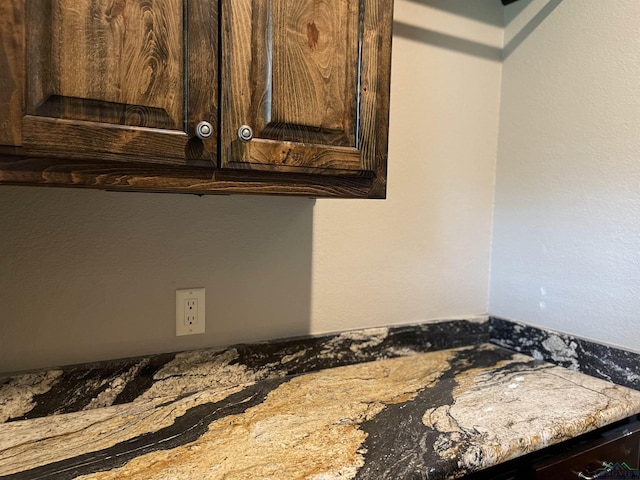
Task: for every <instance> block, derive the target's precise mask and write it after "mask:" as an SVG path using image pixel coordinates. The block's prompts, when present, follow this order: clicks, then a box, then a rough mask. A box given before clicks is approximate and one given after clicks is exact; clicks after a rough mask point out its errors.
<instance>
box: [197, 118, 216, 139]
mask: <svg viewBox="0 0 640 480" xmlns="http://www.w3.org/2000/svg"><path fill="white" fill-rule="evenodd" d="M211 135H213V127H212V126H211V124H210V123H209V122H204V121H203V122H200V123H199V124H198V125H196V136H197V137H198V138H199V139H201V140H204V139H206V138H209V137H210V136H211Z"/></svg>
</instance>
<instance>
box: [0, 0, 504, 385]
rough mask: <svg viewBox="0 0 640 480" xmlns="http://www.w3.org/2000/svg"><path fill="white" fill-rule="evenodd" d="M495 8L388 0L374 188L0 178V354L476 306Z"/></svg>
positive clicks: (129, 350) (53, 357) (484, 243)
mask: <svg viewBox="0 0 640 480" xmlns="http://www.w3.org/2000/svg"><path fill="white" fill-rule="evenodd" d="M501 15H502V7H501V6H500V4H499V2H496V1H495V0H481V1H477V0H474V1H473V2H469V1H468V0H424V1H415V0H411V1H409V0H396V21H397V26H398V28H397V33H396V34H395V36H394V50H393V53H394V58H393V73H392V76H393V79H392V92H391V95H392V100H391V102H392V103H391V132H390V153H389V162H390V168H389V191H388V199H387V200H384V201H374V200H371V201H369V200H344V201H342V200H315V201H314V200H311V199H307V198H275V197H264V196H262V197H242V196H234V197H224V196H223V197H195V196H187V195H166V194H138V193H113V192H100V191H89V190H71V189H44V188H31V187H8V186H2V187H0V272H1V275H0V318H1V320H0V372H7V371H16V370H22V369H30V368H37V367H42V366H53V365H62V364H70V363H77V362H86V361H93V360H101V359H111V358H119V357H125V356H133V355H141V354H146V353H153V352H168V351H176V350H185V349H192V348H198V347H205V346H216V345H227V344H232V343H237V342H243V341H247V342H248V341H256V340H263V339H272V338H278V337H286V336H295V335H303V334H308V333H322V332H327V331H339V330H347V329H353V328H361V327H369V326H378V325H390V324H403V323H413V322H421V321H428V320H431V319H438V318H450V317H454V318H456V317H463V316H467V315H475V314H479V313H485V312H486V311H487V301H488V266H489V250H490V249H489V242H490V232H491V209H492V194H493V193H492V192H493V181H494V178H493V175H494V173H493V172H494V167H495V156H496V148H497V126H498V95H499V88H500V87H499V81H500V63H499V61H498V60H499V58H498V57H497V52H499V49H500V45H501V42H502V27H501V21H502V18H501ZM185 287H205V288H206V292H207V325H206V328H207V332H206V334H205V335H202V336H190V337H178V338H176V337H175V335H174V315H175V307H174V298H175V297H174V291H175V289H176V288H185Z"/></svg>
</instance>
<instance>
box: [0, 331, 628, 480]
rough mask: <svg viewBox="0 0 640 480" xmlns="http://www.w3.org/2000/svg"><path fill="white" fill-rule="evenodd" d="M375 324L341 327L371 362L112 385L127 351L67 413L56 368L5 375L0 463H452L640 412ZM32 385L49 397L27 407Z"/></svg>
mask: <svg viewBox="0 0 640 480" xmlns="http://www.w3.org/2000/svg"><path fill="white" fill-rule="evenodd" d="M387 338H388V331H386V330H384V329H380V331H377V333H376V331H373V332H372V331H369V333H368V334H367V335H366V336H364V337H362V338H360V339H357V338H356V340H357V341H355V342H353V340H354V339H353V338H352V339H351V340H352V343H350V347H349V348H348V349H347V350H348V351H350V352H351V354H353V355H355V357H354V358H356V357H358V358H360V360H363V359H364V360H373V361H361V362H357V361H355V360H354V361H350V362H347V363H350V364H344V365H340V366H331V365H322V364H321V365H319V367H323V368H317V369H315V370H314V369H309V368H306V369H305V371H302V372H294V373H291V372H292V371H295V368H291V366H292V365H299V364H300V362H301V361H304V359H309V358H315V359H318V358H321V357H322V355H321V352H320V353H319V352H318V351H315V352H314V353H313V355H305V353H301V352H307V353H308V350H309V349H305V350H299V351H298V353H291V352H290V353H289V354H288V355H284V356H282V355H281V356H280V357H279V360H278V361H276V360H275V358H273V357H271V356H267V357H268V358H267V357H265V358H263V360H264V361H263V362H262V364H261V366H260V367H259V368H258V367H255V366H254V367H252V368H249V367H248V366H247V364H246V362H245V363H242V362H238V355H239V354H238V351H237V350H233V349H231V350H223V351H217V352H215V353H214V354H211V353H207V352H201V353H191V354H185V355H183V356H180V355H176V356H173V357H172V358H171V359H170V360H166V361H163V363H162V365H158V366H157V368H155V370H154V371H153V375H152V376H153V381H152V382H147V383H146V384H145V385H144V388H141V389H139V390H138V391H137V393H136V394H135V395H134V394H131V392H129V393H128V394H126V395H124V393H126V392H127V391H129V390H128V387H127V385H129V384H134V383H135V382H134V381H133V380H132V379H133V378H134V377H136V372H139V371H141V370H143V369H144V368H150V367H149V365H150V363H149V361H147V363H144V362H142V364H140V363H135V364H133V366H129V367H128V368H129V369H128V370H127V369H123V372H124V373H122V375H120V376H118V377H117V378H116V377H113V378H110V379H109V381H108V382H107V387H105V388H102V389H101V390H100V392H99V393H96V394H94V393H95V392H93V393H92V394H91V400H87V401H85V402H84V403H83V404H82V407H81V408H76V409H67V411H69V412H70V413H59V412H61V411H63V410H64V409H62V407H60V405H62V404H63V403H64V404H65V405H68V404H69V403H70V400H69V399H67V400H65V401H64V402H61V401H59V398H60V397H64V392H63V390H64V389H58V390H56V387H55V385H56V382H57V381H59V378H62V376H64V372H62V371H60V372H58V373H56V372H55V371H48V372H41V373H39V374H33V375H35V376H32V377H28V375H23V376H20V377H15V378H13V379H11V380H10V381H5V383H4V384H1V383H0V413H2V411H3V410H4V412H5V418H4V420H10V421H7V422H5V423H2V424H0V478H2V479H4V478H12V479H29V480H35V479H43V478H52V479H56V480H63V479H71V478H82V479H101V480H102V479H123V478H126V479H140V480H152V479H158V480H159V479H172V480H173V479H287V480H288V479H310V480H329V479H371V480H374V479H375V480H381V479H394V480H396V479H408V478H429V479H445V478H459V477H460V476H463V475H464V474H467V473H470V472H475V471H478V470H481V469H484V468H487V467H490V466H493V465H496V464H499V463H501V462H504V461H506V460H508V459H511V458H514V457H518V456H520V455H523V454H525V453H528V452H532V451H536V450H538V449H540V448H543V447H545V446H548V445H551V444H555V443H558V442H561V441H563V440H566V439H569V438H573V437H575V436H577V435H580V434H583V433H586V432H589V431H592V430H594V429H597V428H599V427H601V426H604V425H608V424H610V423H613V422H615V421H617V420H621V419H624V418H627V417H629V416H632V415H635V414H638V413H640V392H638V391H636V390H632V389H629V388H626V387H622V386H619V385H615V384H613V383H610V382H607V381H604V380H600V379H596V378H593V377H591V376H588V375H585V374H582V373H578V372H576V371H572V370H569V369H567V368H564V367H560V366H556V365H553V364H550V363H545V362H543V361H540V360H536V359H534V358H532V357H529V356H526V355H523V354H520V353H516V352H514V351H511V350H507V349H504V348H501V347H498V346H496V345H493V344H489V343H479V344H475V345H468V346H458V347H456V348H448V349H441V350H435V351H427V352H424V353H422V352H416V351H415V349H413V350H412V349H407V348H404V349H403V348H400V347H398V346H397V344H396V345H395V346H394V347H393V348H392V347H389V349H387V350H385V352H386V353H385V354H384V355H378V356H377V357H376V358H369V357H367V356H366V355H364V356H363V354H362V352H366V350H367V348H370V347H371V345H378V346H379V345H381V344H383V343H384V342H385V341H386V339H387ZM343 340H344V339H343ZM331 341H332V342H334V344H336V341H335V339H333V340H331ZM340 341H341V340H340V339H338V343H339V342H340ZM393 349H395V350H393ZM392 350H393V352H392ZM322 351H325V352H328V351H329V350H322ZM234 352H235V353H234ZM280 353H282V352H280ZM391 353H393V354H391ZM198 355H200V356H199V357H198ZM195 358H198V360H197V361H196V360H194V359H195ZM358 358H356V360H357V359H358ZM316 361H317V360H316ZM151 363H153V362H151ZM287 365H289V367H287V368H285V366H287ZM325 367H329V368H325ZM132 369H133V370H135V371H133V370H132ZM136 369H137V370H136ZM132 372H133V373H132ZM38 375H39V376H38ZM127 375H128V377H127ZM20 382H22V383H20ZM89 383H90V382H88V383H87V385H88V384H89ZM63 384H66V382H62V383H60V385H63ZM87 388H88V389H89V390H90V388H89V387H87ZM47 391H50V392H54V391H55V392H57V393H55V395H54V394H53V393H52V394H51V395H50V397H46V394H45V393H43V392H47ZM54 397H55V398H57V399H58V400H56V401H55V402H54V401H53V398H54ZM74 398H75V397H74ZM117 398H120V400H122V401H120V402H118V401H115V399H117ZM38 399H39V400H40V402H41V404H47V402H49V405H53V404H54V403H55V404H56V405H58V407H56V408H57V409H56V408H53V411H51V412H49V414H46V415H45V414H41V415H33V414H30V412H33V411H36V410H37V404H38V401H37V400H38ZM124 400H128V401H126V402H125V401H124ZM56 402H57V403H56ZM65 402H66V403H65ZM76 402H77V398H76ZM74 410H76V411H74Z"/></svg>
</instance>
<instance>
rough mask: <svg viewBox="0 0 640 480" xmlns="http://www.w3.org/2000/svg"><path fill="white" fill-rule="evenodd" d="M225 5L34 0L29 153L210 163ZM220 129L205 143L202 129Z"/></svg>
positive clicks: (210, 0)
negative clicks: (220, 12)
mask: <svg viewBox="0 0 640 480" xmlns="http://www.w3.org/2000/svg"><path fill="white" fill-rule="evenodd" d="M217 10H218V9H217V1H214V0H198V1H190V2H189V1H187V0H144V1H141V0H27V2H26V10H25V11H24V19H25V20H24V24H25V31H26V38H27V44H26V48H25V53H26V57H25V58H26V59H25V63H26V65H25V68H26V88H25V92H24V93H25V99H24V105H25V107H24V110H25V112H24V113H25V115H24V117H23V118H22V125H21V127H22V134H21V136H22V147H24V148H25V150H26V151H27V152H28V153H29V154H31V155H38V154H40V155H45V154H46V155H48V156H52V155H53V156H64V157H65V158H93V159H95V158H99V159H108V160H111V159H113V160H135V161H147V162H154V163H166V164H176V165H193V166H200V165H201V166H208V167H211V166H213V164H212V163H211V162H212V161H216V150H217V142H216V137H217V136H216V135H215V132H216V131H217V121H216V119H217V107H216V104H217V101H216V96H217V36H218V33H217V15H218V11H217ZM201 121H206V122H209V123H210V124H211V126H212V127H211V130H212V132H213V133H214V134H213V135H212V136H211V137H209V138H207V139H205V140H201V139H200V138H197V137H195V136H194V128H195V127H196V125H197V124H198V123H199V122H201Z"/></svg>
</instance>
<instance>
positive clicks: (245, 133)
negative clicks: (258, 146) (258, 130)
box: [238, 125, 253, 142]
mask: <svg viewBox="0 0 640 480" xmlns="http://www.w3.org/2000/svg"><path fill="white" fill-rule="evenodd" d="M238 138H239V139H240V140H242V141H243V142H248V141H250V140H251V139H252V138H253V129H252V128H251V127H250V126H249V125H242V126H241V127H240V128H239V129H238Z"/></svg>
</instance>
